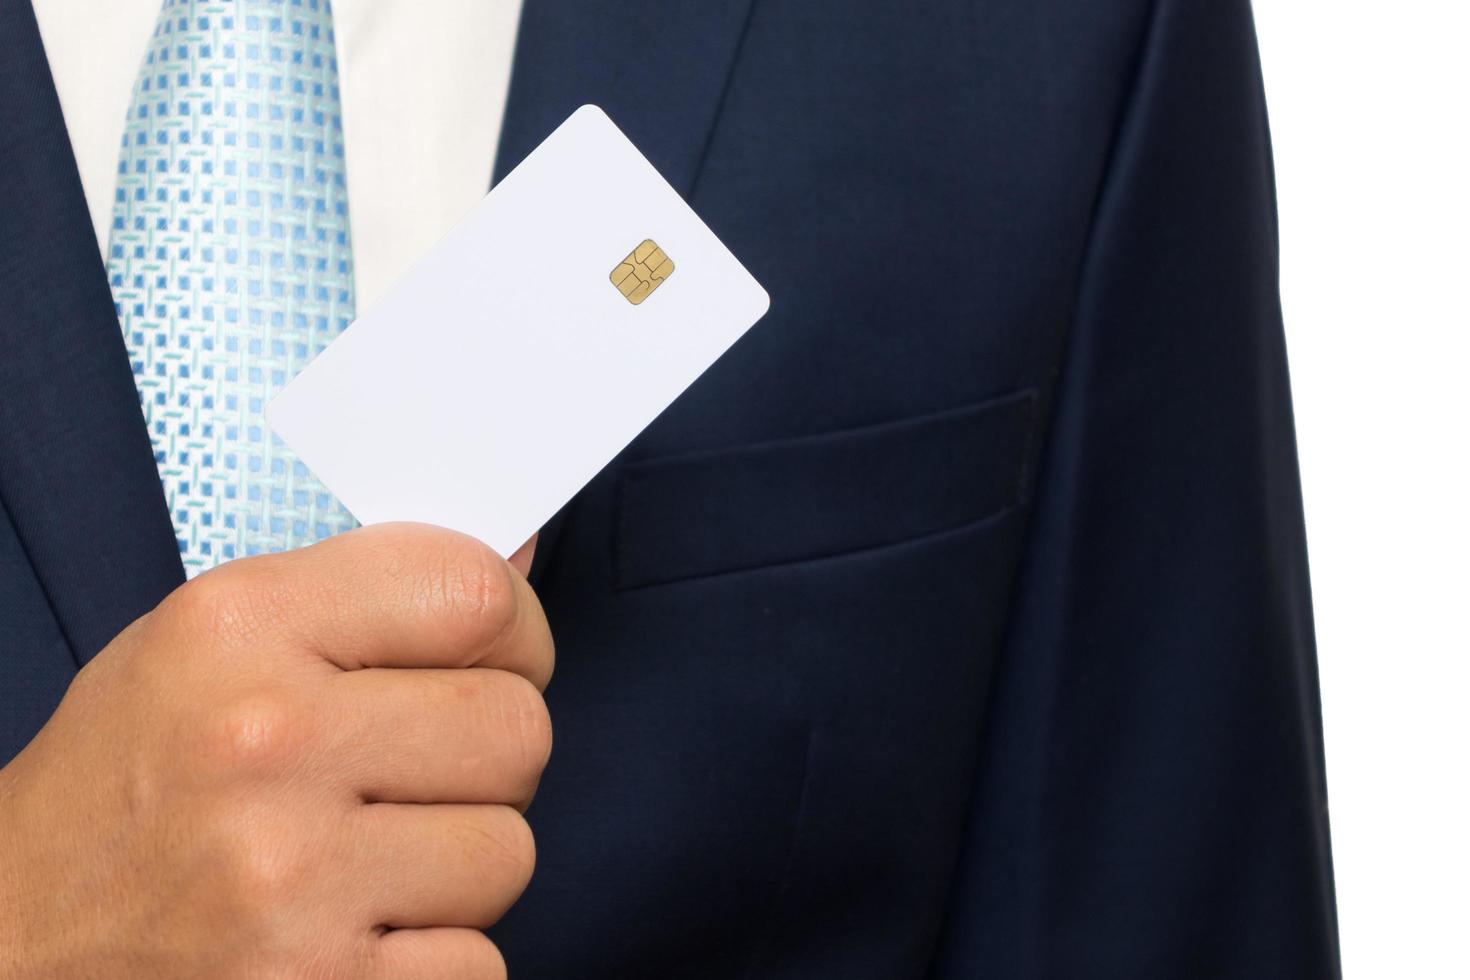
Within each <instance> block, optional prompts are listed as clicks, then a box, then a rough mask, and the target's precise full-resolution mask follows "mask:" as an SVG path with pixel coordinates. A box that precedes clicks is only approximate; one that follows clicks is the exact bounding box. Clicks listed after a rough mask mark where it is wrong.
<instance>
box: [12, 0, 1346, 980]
mask: <svg viewBox="0 0 1470 980" xmlns="http://www.w3.org/2000/svg"><path fill="white" fill-rule="evenodd" d="M0 39H3V46H4V56H3V61H0V133H3V136H0V296H3V297H4V303H3V305H0V341H3V346H0V503H3V508H0V760H4V759H8V758H10V757H11V756H12V755H13V754H14V753H16V752H17V751H19V750H20V749H21V748H22V747H23V746H24V745H25V743H26V742H27V740H28V739H29V738H30V737H31V736H32V735H33V734H34V732H35V731H36V730H37V729H38V728H39V727H40V726H41V725H42V724H43V723H44V722H45V720H46V718H47V716H48V715H49V713H50V711H51V710H52V709H53V707H54V706H55V704H56V702H57V700H58V699H59V698H60V697H61V695H62V693H63V691H64V690H65V688H66V686H67V684H68V683H69V681H70V679H71V677H72V676H73V675H74V673H75V672H76V671H77V669H78V668H80V667H82V666H84V665H85V664H86V663H87V661H88V659H89V658H90V657H92V656H93V655H94V654H95V653H96V652H97V651H98V650H99V649H100V648H101V647H102V646H104V645H105V644H106V643H107V641H108V640H109V639H110V638H111V637H112V636H113V635H114V634H115V633H116V632H117V631H118V630H119V629H121V628H122V627H123V626H124V625H125V624H126V623H128V622H129V621H130V620H131V619H133V618H134V617H136V616H138V615H139V614H141V613H143V612H145V611H147V610H148V609H149V608H151V607H152V606H153V604H154V603H156V602H157V601H158V600H159V599H160V598H161V597H162V596H163V595H164V594H165V593H166V592H168V591H169V589H171V588H172V587H174V586H175V585H176V584H178V583H179V582H180V581H181V572H180V567H179V560H178V557H177V554H176V552H175V546H174V542H173V535H172V533H171V531H170V525H169V517H168V514H167V513H166V510H165V505H164V502H163V498H162V496H161V494H160V490H159V483H158V478H157V474H156V471H155V469H154V464H153V461H152V459H151V456H150V453H149V447H148V438H147V435H146V433H145V431H144V426H143V421H142V417H141V413H140V411H139V407H138V397H137V394H136V392H135V390H134V387H133V382H132V379H131V376H130V374H129V369H128V364H127V360H126V357H125V355H124V347H123V342H122V339H121V337H120V332H119V330H118V327H117V321H116V317H115V314H114V311H113V305H112V300H111V297H110V295H109V291H108V286H107V283H106V280H105V278H104V275H103V268H102V265H101V264H100V262H99V259H98V256H97V248H96V243H95V241H94V239H93V237H92V229H91V226H90V225H89V223H88V219H87V213H86V208H85V204H84V201H83V199H82V192H81V187H80V184H79V181H78V178H77V172H76V167H75V164H74V162H73V160H72V157H71V154H70V150H69V148H68V141H67V136H66V131H65V128H64V124H63V121H62V118H61V115H60V112H59V109H58V105H57V101H56V95H55V91H54V89H53V87H52V86H51V84H50V78H49V75H48V72H47V68H46V63H45V57H44V53H43V51H42V48H41V44H40V41H39V38H38V36H37V33H36V27H35V23H34V20H33V18H32V15H31V11H30V4H29V3H28V2H27V0H0ZM584 102H596V103H600V104H602V105H603V106H605V107H606V108H607V109H608V111H609V112H610V114H611V115H612V116H613V118H614V119H616V120H618V122H619V123H620V124H621V125H622V126H623V127H624V128H625V129H626V130H627V132H628V133H629V135H630V136H631V137H632V138H633V140H634V141H635V142H636V143H637V144H638V145H639V146H640V147H642V148H643V149H644V150H645V152H646V153H647V154H648V155H649V157H650V158H651V159H652V160H653V162H654V163H655V164H656V165H657V166H658V167H659V169H660V170H661V171H662V172H663V173H664V174H665V176H667V177H668V179H669V180H670V181H671V182H672V183H673V184H674V185H675V186H676V187H677V188H678V189H679V190H680V191H681V192H682V193H684V194H685V195H686V196H687V197H688V199H689V200H690V201H691V202H692V203H693V205H694V207H695V208H696V209H697V210H698V211H699V213H700V214H702V215H703V216H704V217H705V219H706V220H707V221H708V222H709V223H710V225H711V226H712V227H713V228H714V229H715V230H716V232H717V233H718V234H720V235H721V236H722V237H723V238H724V239H725V240H726V241H727V242H728V243H729V245H730V247H731V248H732V249H733V250H734V252H735V253H736V254H737V255H740V256H741V257H742V258H743V259H744V260H745V261H746V263H747V264H748V265H749V267H750V268H751V270H752V272H754V274H755V275H756V277H757V278H758V279H760V280H761V281H762V282H763V283H764V284H765V285H766V287H767V288H768V289H769V291H770V294H771V296H772V298H773V306H772V309H771V313H770V315H769V316H768V317H767V318H766V320H765V321H764V322H762V323H761V324H760V325H759V326H758V327H757V328H756V329H755V330H754V331H752V332H751V333H750V334H749V335H748V337H747V338H746V339H744V340H742V341H741V342H740V343H739V344H738V345H737V346H736V347H735V348H734V349H733V350H732V351H731V352H730V354H729V355H728V356H727V357H725V358H724V359H723V360H721V361H720V362H719V363H718V364H717V365H715V367H714V368H713V369H711V370H710V371H709V373H708V374H707V375H706V376H705V377H704V378H702V379H701V380H700V381H699V382H698V383H697V384H696V385H695V386H694V387H693V388H692V389H691V390H690V391H689V392H688V393H687V395H685V396H684V397H683V398H681V399H680V400H679V401H678V402H677V404H675V405H674V406H673V407H672V408H671V409H670V410H669V411H667V412H666V413H665V414H664V415H663V416H662V417H661V418H660V419H659V420H658V421H657V422H656V423H655V424H654V425H653V426H652V427H651V428H650V429H649V430H648V431H647V432H645V433H644V434H643V436H642V437H641V438H639V439H638V440H637V442H636V443H635V444H634V445H633V446H632V447H631V448H629V450H628V451H627V452H626V453H625V454H623V456H622V457H621V458H619V459H618V460H617V461H615V462H614V463H613V464H612V465H610V466H609V467H608V468H607V469H606V470H605V471H604V472H603V473H602V474H601V475H600V476H599V477H598V478H597V479H596V480H595V481H593V483H592V484H591V485H590V486H588V487H587V488H586V490H585V491H584V492H583V493H581V494H580V495H579V496H578V497H577V498H576V499H575V500H574V501H573V502H572V503H571V504H570V505H569V506H568V507H567V508H566V509H565V510H564V511H563V512H562V513H561V514H560V515H559V516H558V517H557V518H556V519H555V520H554V521H553V522H552V524H551V525H550V526H549V527H548V528H547V529H546V531H545V532H544V534H543V537H542V542H541V547H540V550H539V552H538V554H537V556H536V566H535V568H534V569H533V573H532V578H533V582H534V584H535V585H536V587H537V590H538V591H539V593H540V595H541V597H542V600H543V601H544V603H545V605H546V609H547V611H548V613H549V615H550V618H551V622H552V625H553V629H554V631H555V634H556V637H557V640H558V649H559V664H558V671H557V678H556V681H555V682H554V684H553V686H552V688H551V690H550V692H549V701H550V705H551V709H552V713H553V716H554V719H555V723H556V726H557V727H556V731H557V735H556V738H557V748H556V756H555V758H554V760H553V762H552V764H551V767H550V769H549V771H548V772H547V775H546V779H545V782H544V784H543V787H542V790H541V793H540V796H539V797H538V799H537V801H536V804H535V806H534V807H533V809H532V811H531V819H532V823H533V825H534V827H535V830H536V832H537V837H538V842H539V848H540V867H539V869H538V874H537V877H536V879H535V881H534V882H533V884H532V885H531V888H530V890H529V891H528V893H527V894H526V896H525V898H524V900H523V901H522V902H521V903H520V904H519V905H518V906H517V907H516V908H515V909H514V910H513V911H512V912H511V913H510V915H509V916H508V917H507V918H506V919H505V921H504V922H503V923H502V924H501V925H500V926H499V927H498V928H497V929H496V930H494V932H493V935H494V937H495V938H496V939H497V940H498V941H499V942H500V944H501V945H502V947H503V949H504V950H505V953H506V955H507V957H508V959H509V961H510V963H511V964H512V966H513V972H514V973H515V974H516V975H517V976H520V977H526V978H530V977H547V978H586V977H628V978H634V977H636V978H664V977H698V978H705V980H710V978H714V980H718V978H813V977H816V978H827V977H831V978H842V980H864V978H872V980H894V978H930V980H958V978H968V977H980V976H985V977H994V978H1004V977H1016V978H1020V977H1059V978H1061V977H1065V978H1076V977H1129V978H1138V977H1171V978H1172V977H1206V976H1208V977H1217V976H1218V977H1242V978H1244V977H1250V978H1261V977H1314V978H1315V977H1327V976H1332V975H1334V974H1335V973H1336V972H1337V952H1336V931H1335V923H1334V913H1333V898H1332V880H1331V870H1330V858H1329V850H1328V836H1327V819H1326V802H1325V791H1324V785H1323V768H1322V749H1321V735H1320V721H1319V709H1318V691H1317V678H1316V666H1315V654H1314V651H1313V639H1312V623H1311V613H1310V605H1309V594H1308V584H1307V564H1306V555H1305V546H1304V541H1303V532H1302V515H1301V508H1300V495H1299V490H1298V481H1297V472H1296V461H1295V450H1294V446H1293V434H1292V421H1291V408H1290V402H1289V394H1288V386H1287V375H1286V367H1285V356H1284V351H1283V344H1282V330H1281V322H1280V315H1279V304H1278V298H1277V273H1276V267H1277V255H1276V224H1275V217H1274V210H1273V189H1272V173H1271V160H1270V150H1269V143H1268V136H1267V128H1266V116H1265V112H1264V108H1263V101H1262V92H1261V81H1260V77H1259V69H1258V65H1257V59H1256V51H1255V40H1254V35H1253V28H1252V24H1251V17H1250V11H1249V7H1248V5H1247V3H1246V2H1245V0H1118V2H1114V3H1107V4H1079V3H1067V2H1062V0H939V2H934V3H930V4H925V5H922V7H921V6H920V5H906V4H893V3H879V2H876V0H800V2H797V0H702V2H701V3H699V4H697V5H696V4H687V3H680V2H677V0H641V2H639V3H637V4H631V5H630V4H627V3H623V2H612V0H527V2H526V5H525V11H524V18H523V22H522V28H521V36H520V39H519V46H518V49H517V55H516V64H515V72H514V78H513V82H512V86H511V95H510V102H509V107H508V111H507V115H506V120H505V129H504V135H503V141H502V151H501V170H502V172H503V171H504V170H505V169H506V168H508V167H509V166H512V165H514V164H515V163H516V162H517V161H519V160H520V159H521V158H522V157H523V156H524V155H525V154H526V153H527V152H528V151H529V150H530V149H531V147H533V146H534V145H535V144H536V143H537V142H538V141H539V140H540V139H541V138H542V137H544V136H545V135H546V134H547V133H548V132H549V131H550V130H551V129H552V128H553V127H554V126H555V125H556V124H557V123H559V122H560V121H561V120H562V119H563V118H564V117H565V116H566V115H567V114H568V113H569V112H570V111H571V110H572V109H574V108H575V107H576V106H578V105H580V104H582V103H584ZM589 165H595V161H589ZM547 451H548V452H554V451H555V447H547Z"/></svg>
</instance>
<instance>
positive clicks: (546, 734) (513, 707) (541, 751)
mask: <svg viewBox="0 0 1470 980" xmlns="http://www.w3.org/2000/svg"><path fill="white" fill-rule="evenodd" d="M501 712H502V717H503V718H504V720H505V728H506V731H507V734H508V737H509V738H511V739H513V745H514V749H515V751H514V758H515V759H516V762H517V767H518V769H519V770H520V772H521V774H522V777H523V779H524V781H525V785H524V787H523V793H522V797H521V798H522V799H529V798H530V796H531V795H532V794H533V793H534V792H535V790H536V785H537V783H539V782H540V780H541V773H542V772H543V771H544V770H545V769H546V764H547V763H548V762H549V761H550V760H551V742H552V732H551V712H550V711H549V710H547V707H546V699H545V698H543V697H542V696H541V692H540V691H538V690H537V689H536V686H535V685H534V684H532V683H531V682H530V681H528V680H526V679H525V678H524V677H521V676H520V675H519V674H509V675H507V680H506V686H505V689H504V694H503V695H502V697H501Z"/></svg>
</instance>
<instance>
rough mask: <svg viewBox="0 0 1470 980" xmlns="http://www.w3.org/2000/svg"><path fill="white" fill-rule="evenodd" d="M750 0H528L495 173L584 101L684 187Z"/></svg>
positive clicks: (705, 138)
mask: <svg viewBox="0 0 1470 980" xmlns="http://www.w3.org/2000/svg"><path fill="white" fill-rule="evenodd" d="M752 2H753V0H702V2H700V3H699V4H690V3H688V2H687V0H641V2H639V3H637V4H633V5H629V4H628V3H626V2H614V0H525V6H524V8H523V10H522V13H521V25H520V35H519V37H518V39H517V41H516V55H515V63H514V67H513V69H512V71H511V84H510V96H509V99H508V101H507V104H506V109H505V122H504V124H503V126H502V128H501V134H500V149H499V153H498V155H497V157H496V167H495V180H496V181H497V182H498V181H499V180H500V178H502V177H504V176H505V174H506V173H508V172H509V171H510V170H511V169H512V168H514V167H515V165H516V164H518V163H520V162H521V160H522V159H524V158H525V156H526V154H528V153H530V152H531V150H533V149H535V148H536V146H537V145H538V144H539V143H540V142H541V141H542V140H543V139H545V138H546V137H547V136H548V135H549V134H550V133H551V131H552V130H553V129H555V128H556V127H557V126H558V125H559V124H560V123H561V122H562V121H563V120H564V119H566V117H567V116H569V115H571V113H572V111H573V110H575V109H576V108H577V107H578V106H581V105H585V104H586V103H589V102H590V103H594V104H596V105H600V106H601V107H602V108H603V109H604V110H606V112H607V114H608V115H609V116H611V117H612V119H613V121H614V122H615V123H617V124H618V126H620V127H621V128H622V129H623V131H624V132H625V133H627V135H628V137H629V139H631V140H632V141H633V143H634V145H636V146H637V147H638V148H639V149H640V150H642V151H643V153H644V155H645V156H647V157H648V158H649V160H650V161H652V163H653V165H654V166H655V167H657V168H658V170H659V172H660V173H661V174H663V176H664V179H666V180H667V181H668V182H669V183H670V184H672V185H673V186H674V188H675V189H676V190H677V191H679V193H681V194H683V195H684V196H685V197H688V196H689V194H690V192H691V191H692V190H693V187H694V181H695V179H696V177H697V176H698V174H699V168H700V166H701V164H702V163H703V160H704V151H705V147H706V145H707V144H708V142H709V138H710V134H711V131H712V130H713V128H714V124H715V118H716V116H717V115H718V113H719V108H720V102H721V99H722V96H723V95H724V91H725V85H726V82H727V81H728V79H729V76H730V72H731V70H732V68H733V67H734V63H735V56H736V54H737V52H738V49H739V46H740V40H741V38H742V36H743V35H744V33H745V27H746V23H747V20H748V18H749V15H750V8H751V4H752ZM589 162H590V163H591V164H592V165H594V166H595V161H589ZM564 518H565V510H564V511H563V512H562V513H560V514H558V515H557V516H556V517H553V518H552V519H551V521H549V522H548V523H547V525H546V527H544V528H543V529H542V531H541V540H540V543H539V544H538V546H537V549H536V560H535V563H534V566H533V567H532V569H531V582H532V584H537V583H538V582H539V580H540V579H541V577H542V576H543V575H544V574H545V569H546V564H547V562H548V561H549V560H550V559H551V557H552V555H553V552H554V549H555V546H556V541H557V538H558V537H559V535H560V532H561V527H562V523H563V521H564Z"/></svg>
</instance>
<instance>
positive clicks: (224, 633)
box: [161, 565, 266, 645]
mask: <svg viewBox="0 0 1470 980" xmlns="http://www.w3.org/2000/svg"><path fill="white" fill-rule="evenodd" d="M256 580H257V576H254V575H252V574H250V570H249V569H245V568H233V567H230V566H228V565H227V566H222V567H220V568H216V569H213V570H211V571H210V572H207V573H206V574H204V575H200V576H199V577H198V578H196V579H193V580H191V581H189V582H186V583H185V584H184V585H181V586H179V588H177V589H175V590H174V591H173V593H172V594H171V595H170V596H169V597H168V599H167V600H165V602H164V604H163V606H162V607H161V609H162V610H166V611H167V613H168V614H169V616H170V618H172V619H173V620H174V621H175V622H178V623H181V624H182V625H183V626H184V627H185V629H187V630H188V631H190V632H191V633H192V634H194V635H197V636H202V637H205V638H207V639H209V640H210V641H211V643H210V644H207V645H213V642H214V641H218V640H220V639H224V638H228V637H241V636H246V635H249V634H250V633H252V632H253V631H254V630H255V629H256V627H257V625H258V624H259V623H260V622H261V620H262V612H263V609H262V607H263V605H264V603H265V600H266V596H265V595H264V593H263V590H262V589H261V588H259V587H258V585H259V583H258V582H257V581H256Z"/></svg>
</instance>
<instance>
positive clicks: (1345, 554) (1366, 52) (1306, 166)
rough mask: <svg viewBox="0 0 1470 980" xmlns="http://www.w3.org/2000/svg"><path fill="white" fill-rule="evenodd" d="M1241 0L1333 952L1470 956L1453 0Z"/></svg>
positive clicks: (1384, 961)
mask: <svg viewBox="0 0 1470 980" xmlns="http://www.w3.org/2000/svg"><path fill="white" fill-rule="evenodd" d="M1255 8H1256V24H1257V29H1258V31H1259V34H1260V43H1261V53H1262V59H1263V61H1264V65H1265V77H1266V93H1267V100H1268V103H1269V107H1270V112H1271V121H1272V129H1273V133H1274V138H1275V145H1276V165H1277V181H1278V193H1279V198H1280V212H1281V236H1282V300H1283V303H1284V305H1285V310H1286V335H1287V344H1288V347H1289V349H1290V356H1291V368H1292V377H1293V388H1294V392H1295V399H1296V418H1297V438H1298V442H1299V445H1300V452H1301V465H1302V480H1303V490H1304V493H1305V496H1306V513H1307V536H1308V541H1309V545H1308V546H1309V548H1310V549H1311V563H1312V580H1313V591H1314V594H1315V604H1316V615H1317V645H1318V650H1319V657H1320V664H1321V671H1322V696H1323V710H1324V717H1325V725H1326V739H1327V781H1328V794H1329V797H1330V801H1331V811H1332V812H1331V817H1332V837H1333V851H1334V855H1335V861H1336V868H1337V895H1338V914H1339V920H1340V926H1341V932H1342V950H1343V969H1344V973H1345V974H1346V975H1347V976H1348V977H1349V978H1359V977H1364V978H1378V977H1392V978H1398V977H1414V978H1430V977H1449V976H1453V977H1470V954H1467V952H1466V948H1465V942H1464V936H1465V934H1466V931H1467V930H1470V900H1467V897H1466V896H1467V894H1470V883H1467V882H1470V847H1467V841H1470V810H1467V805H1466V804H1467V791H1466V785H1467V779H1470V640H1467V630H1466V620H1467V617H1470V574H1467V568H1470V522H1467V519H1466V514H1467V512H1470V476H1467V462H1466V461H1467V456H1470V341H1467V338H1470V299H1467V296H1470V3H1466V2H1465V0H1442V2H1437V0H1394V2H1393V3H1384V2H1372V3H1370V2H1366V0H1256V5H1255Z"/></svg>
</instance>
